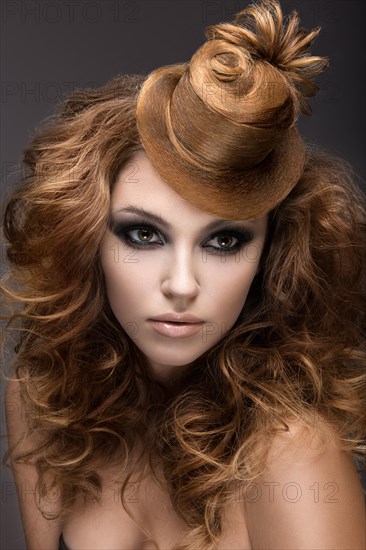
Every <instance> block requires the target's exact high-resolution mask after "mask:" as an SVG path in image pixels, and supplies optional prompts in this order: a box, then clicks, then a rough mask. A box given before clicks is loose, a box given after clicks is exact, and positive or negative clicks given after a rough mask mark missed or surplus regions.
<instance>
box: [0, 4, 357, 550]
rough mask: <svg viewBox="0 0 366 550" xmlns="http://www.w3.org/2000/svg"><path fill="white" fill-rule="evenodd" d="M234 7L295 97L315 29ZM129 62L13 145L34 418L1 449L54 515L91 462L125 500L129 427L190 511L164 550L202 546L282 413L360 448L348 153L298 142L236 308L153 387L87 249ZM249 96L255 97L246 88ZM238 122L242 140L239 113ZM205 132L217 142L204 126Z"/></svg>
mask: <svg viewBox="0 0 366 550" xmlns="http://www.w3.org/2000/svg"><path fill="white" fill-rule="evenodd" d="M248 10H249V11H248ZM248 10H247V11H245V10H244V11H243V12H241V13H240V14H238V16H237V24H236V25H235V24H233V25H231V26H226V27H225V34H226V35H227V37H229V38H232V39H234V38H235V37H236V36H237V34H238V33H239V32H240V33H241V34H243V32H244V34H245V35H246V37H247V46H246V47H247V52H248V54H247V55H250V56H251V60H252V61H251V62H252V63H256V62H257V59H260V58H263V57H264V58H265V59H267V60H268V62H267V63H262V64H261V69H260V78H261V79H264V80H266V78H268V79H269V80H270V79H271V75H273V71H274V69H273V64H276V63H277V64H278V66H279V67H280V68H279V69H278V70H281V71H282V73H283V74H284V75H285V76H286V79H287V83H288V84H287V85H288V87H289V89H290V90H291V94H290V95H291V97H292V98H293V100H294V101H295V100H296V101H297V102H298V103H297V104H298V107H299V108H300V107H301V108H302V110H303V112H306V111H307V110H308V109H309V107H306V103H305V99H304V98H305V97H307V96H308V95H311V94H312V93H314V92H315V88H314V87H315V85H314V84H311V83H310V81H309V80H308V78H309V75H310V74H315V73H316V71H317V69H319V67H320V65H321V64H322V63H323V62H322V63H321V62H320V61H319V59H318V58H311V57H309V56H307V48H308V46H309V44H310V42H311V40H312V39H313V38H314V37H315V36H316V34H317V32H318V30H316V31H312V32H311V33H307V32H306V31H304V30H303V29H300V30H299V29H298V18H297V14H296V12H293V13H292V14H291V17H290V18H289V20H288V24H287V26H285V25H284V21H283V17H282V13H281V10H280V7H279V4H278V3H277V2H275V1H270V2H269V1H264V2H260V3H258V4H255V5H254V6H252V7H251V8H248ZM244 12H245V13H244ZM244 15H246V18H244ZM249 16H250V17H249ZM244 21H246V25H247V26H246V27H245V29H246V30H243V29H244V26H242V27H241V26H240V25H244ZM249 22H250V24H249ZM219 27H220V26H217V29H216V31H217V32H218V29H219ZM240 28H242V30H240ZM214 30H215V29H214ZM214 30H211V33H212V36H214V34H215V33H214ZM221 34H222V35H223V31H222V33H221ZM197 70H198V69H197ZM267 70H268V75H267V76H266V71H267ZM258 74H259V73H258ZM146 78H147V77H146V76H142V75H135V74H132V75H121V76H117V77H116V78H113V79H112V80H111V81H110V82H108V83H107V84H106V85H105V86H102V87H100V88H98V89H85V90H77V91H74V92H73V93H72V94H71V95H70V96H69V97H68V98H67V99H66V100H65V101H64V102H63V103H62V104H60V106H59V108H58V109H57V110H56V112H55V114H53V115H52V116H51V117H50V118H49V119H47V120H46V121H44V123H43V125H42V126H41V127H40V128H38V130H37V132H36V134H35V135H34V136H33V137H32V140H31V142H30V144H29V146H28V147H27V148H26V150H25V153H24V173H23V175H22V177H21V178H20V180H19V182H18V184H17V187H16V188H15V189H13V190H12V193H11V196H10V197H9V198H8V200H7V203H6V206H5V211H4V215H3V218H4V225H3V230H4V236H5V239H6V242H7V251H6V254H7V260H8V271H7V273H6V274H5V276H4V277H3V278H2V281H1V290H2V292H3V295H4V298H6V301H5V302H4V303H6V304H7V305H8V308H9V310H8V314H7V315H6V316H3V317H2V318H3V319H6V320H7V321H8V323H7V328H8V332H7V333H6V334H8V335H9V338H10V337H11V338H14V337H15V347H14V351H15V354H14V357H12V363H11V364H12V366H13V367H14V372H15V374H16V377H17V378H18V379H19V381H20V382H21V394H20V395H21V400H22V403H24V406H25V409H26V411H27V430H28V432H27V433H26V434H25V435H24V437H25V438H26V437H27V436H28V434H31V433H36V434H38V435H39V446H38V447H37V448H33V449H32V450H31V451H29V452H26V453H25V452H24V453H20V454H19V453H18V454H17V453H16V448H17V445H15V446H13V447H12V448H10V449H9V450H8V452H7V453H6V455H5V458H4V459H3V462H6V460H7V459H8V458H9V456H10V457H12V460H13V461H15V462H32V463H34V464H35V466H36V469H37V472H38V484H37V490H38V491H39V495H40V496H41V497H42V498H46V497H47V495H48V494H49V492H51V491H52V490H54V489H55V488H57V489H58V490H59V491H60V494H61V496H62V510H61V516H62V517H64V516H66V515H67V513H69V511H70V510H71V509H72V506H73V504H74V503H75V502H76V501H77V499H78V498H79V497H81V498H83V499H85V500H90V499H96V500H97V501H99V499H100V491H101V477H100V475H99V473H98V470H102V469H103V468H104V467H105V466H107V465H111V464H125V465H126V478H125V483H124V484H123V486H122V488H121V496H122V498H121V503H122V505H123V506H124V507H125V508H126V510H127V512H128V513H130V512H129V511H128V509H127V507H126V503H125V499H124V498H123V494H124V491H125V489H126V485H127V483H128V480H129V479H130V477H131V475H132V474H133V468H132V469H129V466H128V465H129V464H130V462H129V458H130V457H131V456H132V452H133V450H134V449H136V448H137V446H138V442H140V443H141V444H142V448H143V451H142V452H141V454H140V455H139V457H138V461H137V463H140V464H141V465H143V464H145V459H146V457H148V461H149V467H150V468H151V471H152V473H153V475H154V476H155V475H156V479H157V481H159V475H158V468H159V469H161V472H162V476H163V479H164V483H165V484H166V488H167V490H168V492H169V495H170V498H171V500H172V504H173V506H174V509H175V511H176V512H177V514H178V515H179V516H180V517H182V518H184V520H185V521H186V523H187V525H188V526H189V527H190V531H189V533H188V534H187V535H186V536H185V537H184V538H183V539H182V540H181V541H180V542H179V543H177V545H176V546H175V547H174V550H193V549H194V548H201V549H202V550H211V549H214V548H215V547H216V545H217V543H218V541H219V538H220V534H221V533H222V530H223V517H224V515H223V514H224V508H225V504H226V503H227V502H228V500H229V499H230V498H232V495H233V494H234V492H235V493H236V492H237V490H238V484H239V485H240V487H241V488H242V489H243V490H245V488H247V487H249V486H250V484H251V483H253V481H254V480H255V479H256V478H257V477H258V476H259V475H260V474H261V472H262V471H263V470H264V467H265V463H266V457H267V454H268V450H269V446H270V442H271V441H272V440H273V438H274V436H275V435H276V434H277V433H279V432H281V431H286V430H288V429H289V422H290V421H291V420H292V419H298V420H299V421H301V423H302V424H303V425H304V427H305V428H306V430H308V432H309V434H316V435H317V437H319V439H320V441H322V442H324V443H325V442H326V441H327V437H328V433H329V432H328V427H329V426H330V427H331V429H332V430H333V431H334V432H335V433H336V434H337V437H338V438H339V442H340V445H341V447H342V449H343V450H345V451H347V452H350V453H352V455H353V456H354V457H355V458H356V459H357V460H358V461H359V462H360V463H359V467H362V464H363V463H364V460H365V456H366V445H365V433H366V418H365V414H364V411H365V395H366V374H365V363H366V349H365V334H364V328H365V326H366V322H365V321H366V319H365V312H366V307H365V306H366V297H365V286H366V285H365V277H366V265H365V256H366V254H365V250H366V246H365V244H366V242H365V241H366V210H365V207H364V196H363V192H362V191H361V188H360V185H359V181H358V176H357V174H356V173H355V171H354V169H353V168H352V166H351V165H350V164H349V163H348V162H347V161H346V160H344V159H342V158H340V157H337V156H334V155H333V154H331V153H329V152H327V151H325V150H323V149H321V148H319V147H318V146H315V145H312V144H310V143H306V162H305V166H304V170H303V173H302V174H301V177H300V178H299V180H298V182H297V183H296V185H295V186H294V187H293V189H292V190H291V192H290V193H289V194H288V195H287V196H286V197H285V198H284V200H283V201H282V202H281V203H280V204H279V205H278V206H277V207H276V208H275V209H273V210H272V211H271V212H270V213H269V224H268V234H267V239H266V243H265V247H264V250H263V253H262V257H261V270H260V271H259V273H258V274H257V275H256V277H255V278H254V280H253V283H252V286H251V289H250V292H249V294H248V297H247V300H246V303H245V305H244V307H243V310H242V312H241V314H240V315H239V318H238V319H237V321H236V323H235V325H234V326H233V327H232V328H231V329H230V330H229V331H228V332H227V333H226V334H224V335H223V337H222V338H221V340H220V341H219V342H218V343H217V344H216V345H215V346H213V347H212V348H211V349H210V350H208V351H207V352H205V353H204V354H203V355H202V356H201V357H199V358H198V359H196V360H195V361H194V362H193V363H192V364H191V365H189V368H188V369H187V371H185V372H184V373H183V374H182V375H181V376H180V378H179V379H177V386H176V387H177V391H176V392H175V393H174V395H171V394H169V392H167V391H166V389H165V388H164V387H163V386H162V385H161V384H159V383H158V382H157V381H154V380H153V379H151V378H150V377H149V375H148V374H147V370H146V368H145V362H144V357H143V355H142V353H141V352H140V350H139V349H138V348H137V346H136V345H135V344H134V342H133V341H132V339H131V338H130V337H129V336H128V334H126V333H125V332H124V331H123V330H121V326H120V324H119V322H118V321H117V319H116V318H115V316H114V314H113V312H112V310H111V307H110V305H109V303H108V299H107V296H106V289H105V284H104V277H103V271H102V268H101V262H100V245H101V241H102V238H103V235H104V233H105V231H106V230H107V228H108V225H109V213H110V212H109V209H110V196H111V192H112V190H113V186H114V183H115V181H116V177H117V175H118V173H119V172H120V170H121V169H122V168H123V167H125V166H126V165H127V164H128V163H129V162H131V159H133V155H134V153H135V152H137V151H138V150H140V149H142V143H141V140H140V135H139V131H138V127H137V124H136V105H137V101H138V97H139V92H140V90H141V89H142V87H143V84H144V82H145V81H146ZM281 93H282V92H281ZM252 102H253V103H252V104H253V112H255V109H254V107H255V96H253V98H252ZM274 102H276V98H275V97H274ZM267 107H268V106H267ZM267 107H266V108H267ZM269 109H270V106H269ZM262 115H263V113H261V116H262ZM189 116H190V117H191V118H192V120H195V113H194V112H190V113H189ZM268 120H272V122H271V123H273V124H276V117H275V118H274V119H268ZM188 129H189V128H188ZM187 131H188V130H187ZM248 131H249V130H248ZM211 132H212V128H211V126H210V125H209V123H207V133H211ZM258 132H259V134H261V132H262V128H259V129H258ZM250 133H251V135H252V136H253V142H252V144H251V147H252V153H253V154H255V147H254V145H253V144H254V143H256V141H255V139H254V138H255V135H256V125H255V118H254V119H253V120H252V121H251V124H250ZM240 139H243V137H242V136H241V138H240ZM217 140H218V141H217V151H220V150H223V151H225V154H227V151H228V149H227V148H226V149H225V148H223V149H221V144H220V134H218V135H217ZM233 143H234V144H235V141H234V142H233ZM259 143H260V140H259ZM234 147H235V146H234V145H233V149H232V150H231V151H230V157H231V160H230V162H231V161H232V162H233V163H234V164H235V163H236V165H237V164H238V158H237V157H235V148H234ZM239 154H243V153H242V151H241V152H240V153H239V152H238V153H237V155H239ZM260 154H262V153H260ZM207 200H208V201H209V196H207ZM14 305H15V306H16V309H15V310H14V309H13V306H14ZM5 345H6V340H5V341H4V342H3V346H4V350H5ZM3 376H4V377H5V378H7V374H6V373H5V371H4V372H3ZM263 441H264V442H265V443H266V444H265V445H263V444H260V443H261V442H263ZM50 480H51V481H52V482H51V483H50ZM41 502H42V501H41ZM37 505H38V504H37ZM40 509H41V510H42V504H41V505H40ZM43 513H44V515H45V517H50V516H48V515H47V514H46V513H45V512H44V510H43ZM142 528H143V527H142Z"/></svg>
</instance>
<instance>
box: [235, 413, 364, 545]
mask: <svg viewBox="0 0 366 550" xmlns="http://www.w3.org/2000/svg"><path fill="white" fill-rule="evenodd" d="M319 422H321V424H319V426H318V427H319V431H318V432H315V433H314V432H310V431H309V430H308V429H307V428H306V427H305V425H304V424H303V423H301V422H299V421H293V422H291V423H290V424H289V431H288V432H285V433H280V434H278V435H276V437H275V438H274V440H273V442H272V445H271V448H270V451H269V454H268V458H267V462H266V468H265V470H264V472H263V473H262V475H261V476H260V477H259V478H257V480H256V483H255V484H253V491H251V492H250V493H248V496H247V497H246V498H245V500H244V506H245V515H246V518H247V525H248V531H249V535H250V539H251V544H252V547H253V548H256V549H258V550H259V549H262V548H263V549H264V548H265V549H268V550H271V549H279V548H281V549H284V550H285V549H290V548H301V549H309V550H310V549H314V548H317V549H318V548H319V549H320V548H321V549H322V550H335V549H337V550H342V549H347V550H351V549H352V550H364V549H365V540H366V516H365V500H364V494H363V490H362V486H361V482H360V478H359V476H358V473H357V468H356V465H355V462H354V460H353V457H352V456H351V455H350V453H346V452H344V451H342V450H341V446H340V442H339V439H338V437H337V434H336V432H335V431H334V429H333V428H332V427H331V426H330V425H328V424H325V422H324V421H322V420H319ZM263 526H265V528H263Z"/></svg>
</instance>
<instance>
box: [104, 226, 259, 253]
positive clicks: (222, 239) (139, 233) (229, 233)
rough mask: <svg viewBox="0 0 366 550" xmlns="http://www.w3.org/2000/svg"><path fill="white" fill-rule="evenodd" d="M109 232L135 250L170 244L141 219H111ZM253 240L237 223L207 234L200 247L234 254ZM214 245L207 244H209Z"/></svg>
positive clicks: (215, 251)
mask: <svg viewBox="0 0 366 550" xmlns="http://www.w3.org/2000/svg"><path fill="white" fill-rule="evenodd" d="M110 230H111V231H112V233H113V234H114V235H115V236H116V237H117V238H118V239H120V240H121V241H122V242H123V243H124V244H126V245H128V246H130V247H131V248H135V249H145V250H146V249H150V250H151V249H154V248H158V247H161V246H163V245H165V244H170V240H169V239H168V238H166V237H165V236H164V234H163V232H162V231H160V229H159V228H158V227H156V226H155V225H154V224H153V223H151V221H149V220H147V219H146V220H145V219H143V218H141V219H139V220H134V221H131V220H129V221H126V220H116V219H111V221H110ZM253 239H254V233H253V231H252V230H251V229H247V228H243V227H241V226H240V225H239V224H237V223H232V224H228V223H227V224H225V225H224V227H222V228H218V229H215V230H214V231H211V232H209V233H208V234H207V236H206V237H205V238H204V239H203V242H202V244H201V246H203V248H205V249H208V251H209V252H212V253H214V254H215V253H216V254H230V253H231V254H234V253H235V252H237V251H239V250H240V249H242V248H243V247H244V246H245V245H248V244H249V243H250V242H251V241H252V240H253ZM211 241H212V242H213V243H214V244H211V245H210V244H208V243H210V242H211Z"/></svg>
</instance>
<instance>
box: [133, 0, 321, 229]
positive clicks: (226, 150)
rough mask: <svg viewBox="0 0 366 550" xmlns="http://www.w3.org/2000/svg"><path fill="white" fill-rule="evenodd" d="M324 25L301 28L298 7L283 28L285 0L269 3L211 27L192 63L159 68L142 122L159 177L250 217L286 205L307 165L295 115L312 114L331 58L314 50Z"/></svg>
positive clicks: (149, 82)
mask: <svg viewBox="0 0 366 550" xmlns="http://www.w3.org/2000/svg"><path fill="white" fill-rule="evenodd" d="M318 32H319V29H316V30H313V31H311V32H309V33H308V32H307V31H305V30H302V29H301V30H298V16H297V14H296V12H295V13H292V15H291V17H290V18H289V21H288V24H287V26H286V25H284V23H283V16H282V12H281V7H280V5H279V3H278V2H277V1H275V0H262V1H261V2H260V3H258V4H254V5H251V6H250V7H248V8H246V9H244V10H242V11H241V12H239V13H238V14H237V15H236V21H234V22H233V23H221V24H217V25H212V26H209V27H207V29H206V36H207V37H208V40H206V42H205V43H204V44H203V45H202V46H201V47H200V48H199V49H198V50H197V51H196V52H195V53H194V55H193V56H192V58H191V59H190V61H189V62H187V63H181V64H176V65H170V66H165V67H160V68H159V69H156V70H155V71H153V72H152V73H151V74H150V75H149V76H148V78H147V79H146V81H145V82H144V84H143V86H142V88H141V90H140V93H139V97H138V100H137V106H136V120H137V125H138V130H139V134H140V137H141V141H142V144H143V147H144V149H145V151H146V153H147V156H148V157H149V159H150V161H151V162H152V164H153V165H154V167H155V169H156V170H157V172H158V173H159V175H160V176H161V178H162V179H163V180H165V181H166V182H169V185H170V186H171V187H172V188H173V189H174V190H175V191H176V192H177V193H178V194H180V195H181V196H182V197H183V198H185V199H186V200H188V201H189V202H191V203H192V204H194V205H195V206H196V207H197V208H200V209H202V210H206V211H209V212H211V213H213V214H215V215H217V216H222V217H226V218H231V219H243V218H244V217H247V218H248V219H250V218H251V217H256V216H261V215H263V214H265V213H266V212H269V211H270V210H271V209H272V208H274V207H275V206H276V205H278V204H279V203H280V202H281V201H282V200H283V199H284V197H285V196H286V195H287V194H288V193H289V192H290V191H291V189H292V188H293V187H294V186H295V185H296V183H297V181H298V180H299V178H300V176H301V174H302V172H303V169H304V166H305V162H306V153H305V145H304V143H303V141H302V139H301V136H300V135H299V133H298V130H297V128H296V121H297V118H298V115H299V112H300V111H302V112H303V113H307V114H310V113H311V109H310V106H308V105H307V102H306V100H305V98H306V97H308V96H311V95H313V94H314V93H315V91H316V90H317V89H318V87H317V86H316V84H314V82H312V81H311V78H312V77H313V76H315V75H316V74H318V73H319V72H320V71H321V70H322V69H323V68H324V67H325V66H326V64H327V60H326V59H325V58H321V57H310V56H309V54H308V48H309V46H310V43H311V41H312V40H313V39H314V38H315V36H316V35H317V34H318Z"/></svg>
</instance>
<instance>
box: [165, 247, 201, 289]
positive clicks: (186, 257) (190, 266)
mask: <svg viewBox="0 0 366 550" xmlns="http://www.w3.org/2000/svg"><path fill="white" fill-rule="evenodd" d="M196 263H197V262H195V261H194V260H193V258H192V255H191V254H189V253H188V251H181V252H180V253H179V254H178V253H177V254H176V255H175V256H174V257H173V256H172V258H171V261H170V262H169V263H168V265H167V266H166V268H165V269H164V271H163V277H162V284H161V290H162V292H167V293H169V294H174V295H176V296H179V297H186V298H192V297H194V296H196V295H197V293H198V292H199V288H200V284H199V280H198V273H197V265H196Z"/></svg>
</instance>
